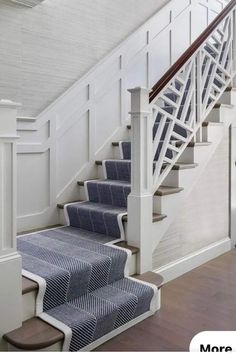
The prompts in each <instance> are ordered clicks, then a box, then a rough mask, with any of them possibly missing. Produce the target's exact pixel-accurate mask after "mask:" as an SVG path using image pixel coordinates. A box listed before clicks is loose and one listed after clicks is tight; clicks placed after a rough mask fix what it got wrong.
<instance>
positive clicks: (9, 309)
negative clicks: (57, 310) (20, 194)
mask: <svg viewBox="0 0 236 355" xmlns="http://www.w3.org/2000/svg"><path fill="white" fill-rule="evenodd" d="M18 106H19V105H18V104H15V103H13V102H12V101H8V100H1V101H0V350H1V349H4V347H5V344H4V342H3V340H2V335H3V334H4V333H6V332H9V331H11V330H13V329H16V328H18V327H20V326H21V317H22V314H21V312H22V294H21V293H22V281H21V257H20V255H19V254H18V253H17V251H16V139H17V136H16V112H17V107H18Z"/></svg>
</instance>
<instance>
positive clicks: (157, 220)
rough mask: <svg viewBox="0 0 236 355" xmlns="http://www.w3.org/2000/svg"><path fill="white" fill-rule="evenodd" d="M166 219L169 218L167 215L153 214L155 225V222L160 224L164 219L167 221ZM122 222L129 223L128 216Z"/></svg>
mask: <svg viewBox="0 0 236 355" xmlns="http://www.w3.org/2000/svg"><path fill="white" fill-rule="evenodd" d="M166 217H167V216H166V215H165V214H160V213H153V214H152V221H153V223H155V222H160V221H162V220H163V219H165V218H166ZM122 220H123V221H124V222H127V221H128V215H126V216H124V217H123V218H122Z"/></svg>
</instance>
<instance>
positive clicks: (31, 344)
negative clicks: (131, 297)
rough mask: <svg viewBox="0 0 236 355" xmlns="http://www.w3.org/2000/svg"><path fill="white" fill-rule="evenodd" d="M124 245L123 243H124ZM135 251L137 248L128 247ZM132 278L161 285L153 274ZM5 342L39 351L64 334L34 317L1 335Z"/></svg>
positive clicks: (61, 338)
mask: <svg viewBox="0 0 236 355" xmlns="http://www.w3.org/2000/svg"><path fill="white" fill-rule="evenodd" d="M124 243H125V242H124ZM130 248H133V249H136V250H137V251H138V248H135V247H130ZM133 278H135V279H137V280H140V281H144V282H148V283H152V284H154V285H155V286H157V287H158V288H160V287H161V286H162V285H163V278H162V276H161V275H159V274H156V273H154V272H151V271H150V272H146V273H144V274H142V275H134V276H133ZM3 338H4V340H5V341H7V342H8V343H9V344H11V345H13V346H15V347H17V348H19V349H21V350H31V351H32V350H40V349H43V348H46V347H49V346H52V345H54V344H56V343H57V342H60V341H63V340H64V333H63V332H61V331H60V330H58V329H57V328H55V327H53V326H52V325H50V324H48V323H46V322H45V321H43V320H42V319H40V318H37V317H34V318H31V319H29V320H27V321H25V322H23V324H22V326H21V327H20V328H17V329H15V330H13V331H11V332H9V333H7V334H4V335H3Z"/></svg>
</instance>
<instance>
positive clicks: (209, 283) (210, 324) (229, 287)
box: [96, 250, 236, 351]
mask: <svg viewBox="0 0 236 355" xmlns="http://www.w3.org/2000/svg"><path fill="white" fill-rule="evenodd" d="M235 295H236V250H232V251H231V252H229V253H226V254H224V255H222V256H220V257H218V258H216V259H214V260H212V261H210V262H208V263H206V264H204V265H203V266H200V267H199V268H197V269H195V270H193V271H191V272H189V273H187V274H185V275H183V276H181V277H179V278H178V279H176V280H174V281H171V282H170V283H168V284H166V285H164V286H163V288H162V308H161V310H160V312H159V313H158V314H156V315H154V316H153V317H150V318H148V319H146V320H145V321H143V322H142V323H140V324H137V325H136V326H134V327H133V328H131V329H129V330H127V331H126V332H124V333H123V334H121V335H119V336H117V337H116V338H113V339H112V340H110V341H108V342H107V343H105V344H103V345H101V346H100V347H99V348H97V349H96V351H188V350H189V344H190V341H191V339H192V338H193V337H194V335H196V334H197V333H199V332H201V331H205V330H208V331H210V330H234V331H235V330H236V296H235Z"/></svg>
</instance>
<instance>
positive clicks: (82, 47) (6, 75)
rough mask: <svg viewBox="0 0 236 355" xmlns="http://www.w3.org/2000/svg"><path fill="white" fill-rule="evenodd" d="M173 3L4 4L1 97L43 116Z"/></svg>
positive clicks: (61, 0)
mask: <svg viewBox="0 0 236 355" xmlns="http://www.w3.org/2000/svg"><path fill="white" fill-rule="evenodd" d="M168 1H169V0H145V1H143V0H45V1H44V2H43V3H42V4H41V5H38V6H36V7H35V8H33V9H30V8H26V7H22V6H19V5H17V4H14V3H12V2H11V1H9V0H0V34H1V36H0V53H1V55H0V99H1V98H7V99H11V100H15V101H17V102H21V103H22V105H23V107H22V112H21V113H22V115H26V116H31V115H36V114H38V113H39V112H41V111H42V110H43V109H44V108H45V107H46V106H47V105H48V104H49V103H51V102H52V101H54V100H55V99H56V98H57V97H58V96H59V95H60V94H62V93H63V92H64V91H65V90H66V89H67V88H69V87H70V86H71V85H72V84H73V83H74V82H75V81H76V80H77V79H79V78H80V77H81V76H82V75H83V74H85V73H86V72H87V71H88V70H89V69H90V68H91V67H92V66H94V65H95V64H96V63H97V62H98V61H99V60H100V59H101V58H103V57H104V56H105V55H106V54H107V53H109V52H110V51H111V50H112V49H113V48H114V47H115V46H117V45H118V44H119V43H120V42H121V41H122V40H123V39H124V38H125V37H127V36H128V35H129V34H130V33H131V32H133V31H134V30H135V29H136V28H137V27H139V26H140V25H141V24H142V23H143V22H145V21H146V20H147V18H148V17H150V16H151V15H153V14H154V13H155V12H156V11H157V10H158V9H159V8H160V7H161V6H163V4H165V3H167V2H168Z"/></svg>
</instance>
